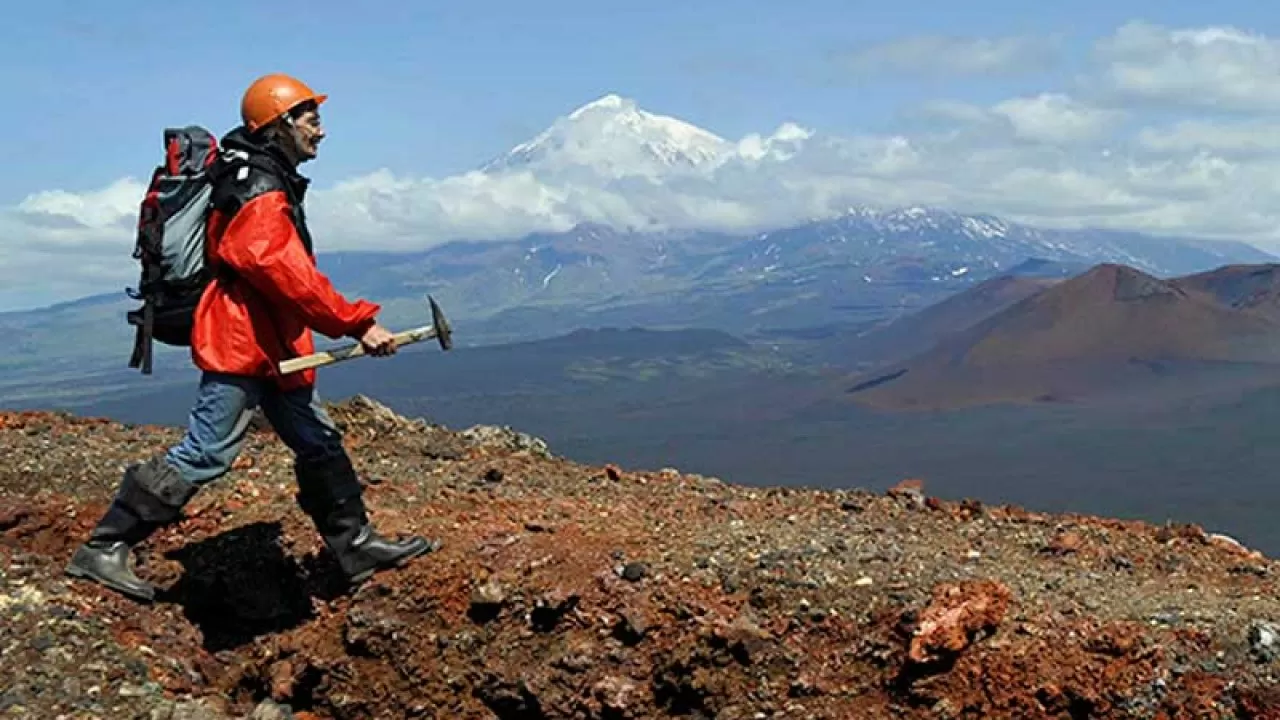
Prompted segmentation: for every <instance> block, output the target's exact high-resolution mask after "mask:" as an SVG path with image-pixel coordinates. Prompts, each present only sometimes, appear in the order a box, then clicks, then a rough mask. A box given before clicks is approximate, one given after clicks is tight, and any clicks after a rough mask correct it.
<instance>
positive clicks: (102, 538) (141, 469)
mask: <svg viewBox="0 0 1280 720" xmlns="http://www.w3.org/2000/svg"><path fill="white" fill-rule="evenodd" d="M198 489H199V488H197V487H196V486H195V485H191V484H190V483H188V482H186V481H185V480H183V479H182V478H181V476H179V475H178V471H177V470H175V469H174V468H173V467H171V466H170V465H169V464H168V463H166V462H165V461H164V457H163V456H157V457H154V458H152V459H151V460H148V461H147V462H145V463H140V464H137V465H133V466H132V467H130V468H129V469H128V470H126V471H125V474H124V480H123V482H121V484H120V489H119V490H118V491H117V492H116V496H115V498H114V499H113V500H112V501H111V507H109V508H107V512H106V514H105V515H103V516H102V519H101V520H99V521H98V525H97V527H95V528H94V529H93V532H92V533H90V534H89V539H88V541H87V542H85V544H84V545H81V546H80V547H79V548H78V549H77V550H76V552H75V554H74V555H72V556H71V562H70V563H68V564H67V568H66V572H67V574H68V575H70V576H72V577H78V578H84V579H86V580H93V581H95V582H98V583H100V584H102V585H104V586H106V587H109V588H111V589H113V590H116V591H118V592H120V593H123V594H125V595H127V596H129V597H132V598H134V599H136V600H142V601H146V602H150V601H151V600H153V599H154V598H155V588H154V587H152V586H151V584H150V583H148V582H146V581H144V580H141V579H139V578H138V577H137V576H136V575H134V574H133V570H132V569H131V568H130V567H129V551H130V550H131V549H132V548H133V547H134V546H135V545H137V544H138V543H141V542H142V541H143V540H146V539H147V538H148V537H150V536H151V534H152V533H154V532H155V531H156V530H157V529H159V528H161V527H163V526H164V525H166V524H168V523H170V522H172V521H173V520H175V519H177V517H178V515H179V514H180V513H181V512H182V508H183V506H184V505H186V504H187V502H188V501H189V500H190V499H191V498H192V496H194V495H195V493H196V491H197V490H198Z"/></svg>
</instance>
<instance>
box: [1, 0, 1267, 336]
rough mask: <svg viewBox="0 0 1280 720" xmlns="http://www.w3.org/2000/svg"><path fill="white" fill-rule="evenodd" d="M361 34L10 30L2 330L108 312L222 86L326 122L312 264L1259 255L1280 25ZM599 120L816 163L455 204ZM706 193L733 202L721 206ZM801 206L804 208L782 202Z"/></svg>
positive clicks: (324, 7)
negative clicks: (956, 252)
mask: <svg viewBox="0 0 1280 720" xmlns="http://www.w3.org/2000/svg"><path fill="white" fill-rule="evenodd" d="M197 7H199V9H197ZM364 7H365V8H367V10H366V11H364V12H361V13H356V12H354V11H353V10H352V4H351V3H349V2H343V3H339V2H335V1H332V0H310V1H308V2H294V1H292V0H273V2H269V3H264V2H261V1H255V2H244V1H231V2H221V3H217V4H216V5H209V6H194V5H192V6H189V7H188V8H186V9H183V8H182V7H181V6H179V5H177V4H174V3H161V2H151V1H146V0H133V1H131V2H128V3H118V4H116V3H87V2H76V3H73V2H70V0H45V1H43V2H38V3H18V4H15V5H14V6H13V7H12V8H8V9H7V10H8V12H7V14H6V22H5V23H4V24H3V25H0V87H3V88H4V89H5V92H6V103H5V106H6V109H7V110H8V112H5V113H0V138H2V139H0V164H2V166H3V167H4V168H5V169H6V170H7V172H4V173H0V255H3V256H4V257H5V258H6V262H5V263H4V264H0V311H3V310H8V309H14V308H18V307H28V306H32V305H38V304H41V303H44V302H49V301H53V300H55V299H66V298H70V297H75V296H78V295H79V294H88V293H92V292H103V291H107V292H110V291H113V290H115V289H117V288H119V287H121V286H122V285H123V284H124V282H126V281H130V282H131V280H129V279H130V278H132V276H133V274H134V272H135V270H134V268H133V267H132V265H131V263H130V261H129V259H128V250H129V248H130V247H131V243H132V239H131V237H130V233H129V231H128V225H129V224H130V223H131V221H132V217H131V215H132V213H133V212H134V208H136V202H137V200H138V199H139V198H140V195H139V193H140V188H139V187H137V186H136V181H138V180H140V179H142V178H145V176H146V175H147V173H148V172H149V170H150V168H151V167H152V166H153V164H154V163H156V162H157V161H158V159H159V157H160V151H161V148H160V142H161V132H162V129H163V128H164V127H165V126H167V125H176V124H186V123H198V124H203V125H205V126H207V127H209V128H211V129H214V130H216V131H218V132H220V133H221V132H225V131H226V130H228V129H230V128H231V127H232V126H234V125H235V124H236V123H237V122H238V118H237V109H238V102H239V97H240V94H241V92H242V91H243V89H244V87H245V86H246V84H247V83H248V82H250V81H251V80H252V79H253V78H255V77H256V76H258V75H260V74H262V73H266V72H272V71H284V72H290V73H294V74H296V75H298V76H299V77H301V78H303V79H304V80H306V81H307V82H309V83H311V84H312V85H314V86H315V87H316V88H317V89H320V90H322V91H325V92H328V93H329V94H330V96H331V102H330V103H329V104H327V105H326V106H325V120H326V124H327V125H328V130H329V133H330V139H329V141H328V142H327V143H326V144H325V146H324V148H323V154H322V156H321V158H320V160H319V161H318V162H316V163H314V164H311V165H308V166H307V168H306V173H307V174H308V175H310V176H312V177H313V178H314V179H315V180H316V188H317V190H318V192H317V193H316V196H315V203H316V205H317V206H318V208H317V210H316V212H313V214H312V216H313V218H315V220H316V224H317V225H318V227H317V230H318V235H319V237H320V238H321V240H320V243H321V246H322V247H328V248H336V247H383V246H391V245H394V246H396V247H405V246H407V245H412V244H413V243H418V246H425V245H429V244H431V243H435V242H442V241H445V240H448V239H451V238H460V237H472V238H490V239H492V238H493V237H495V236H497V235H504V236H505V235H511V234H518V233H520V232H525V231H532V230H539V229H541V230H554V229H558V228H563V227H565V226H567V225H571V224H572V223H573V222H577V221H582V220H591V221H599V222H615V221H616V222H630V221H634V220H636V219H637V218H638V217H640V216H641V215H642V214H644V213H648V215H649V216H652V217H649V218H648V219H651V220H657V221H661V222H665V223H679V222H685V221H688V222H690V223H693V222H694V221H698V222H701V221H702V220H706V222H705V223H704V224H707V225H716V226H717V227H732V228H748V227H753V226H760V225H768V224H774V225H776V224H778V223H786V222H789V221H791V220H793V219H795V218H802V217H812V216H814V215H816V214H822V213H824V212H828V211H834V210H837V209H839V208H840V207H844V206H846V205H845V204H847V203H855V202H870V201H883V202H912V203H913V202H921V203H926V202H927V203H937V204H943V205H948V206H951V207H954V208H957V209H962V210H972V211H983V212H994V213H997V214H1002V215H1004V216H1006V217H1009V218H1012V219H1016V220H1022V221H1027V222H1037V223H1045V224H1066V225H1070V224H1077V225H1079V224H1085V225H1091V226H1093V225H1096V226H1109V227H1122V228H1130V229H1149V230H1158V231H1160V232H1171V233H1181V234H1199V235H1205V236H1223V237H1234V238H1239V239H1246V240H1248V241H1250V242H1255V243H1257V244H1260V245H1264V246H1275V245H1276V238H1277V237H1280V186H1277V182H1280V181H1276V180H1272V179H1271V178H1277V177H1280V139H1272V138H1277V137H1278V136H1280V132H1278V131H1280V125H1275V124H1274V123H1275V121H1273V120H1272V118H1273V117H1275V116H1276V114H1277V113H1278V112H1280V42H1277V40H1276V38H1277V37H1280V27H1278V25H1280V10H1277V9H1275V8H1271V7H1269V4H1267V3H1261V2H1257V1H1256V0H1252V1H1249V2H1246V1H1243V0H1235V1H1224V2H1219V3H1216V4H1210V3H1191V2H1177V3H1170V2H1155V1H1154V0H1141V1H1138V2H1127V3H1116V2H1106V3H1103V2H1077V3H1053V4H1049V3H1028V2H1025V1H1023V2H1013V1H1010V0H987V1H978V2H963V3H962V2H955V1H954V0H951V1H949V2H940V1H927V2H914V3H885V2H875V3H870V2H856V1H854V0H796V1H795V2H793V3H780V2H776V1H775V2H764V1H755V0H736V1H734V2H728V1H727V0H723V1H717V2H712V1H702V2H665V3H664V2H646V3H634V4H623V3H606V2H599V1H598V0H596V1H587V0H566V1H561V2H554V1H550V0H543V1H540V2H536V3H531V2H524V1H520V2H517V1H515V0H503V1H498V0H472V1H470V2H467V3H444V2H431V1H420V2H369V3H368V4H366V5H364ZM1135 23H1136V24H1135ZM984 48H985V50H984ZM992 48H996V49H997V50H999V52H995V54H994V55H993V54H992V52H994V51H992ZM1107 48H1109V50H1107ZM1104 50H1105V52H1104ZM988 51H990V52H988ZM993 58H994V59H993ZM963 68H967V71H966V72H956V70H957V69H963ZM610 92H616V93H619V94H621V95H623V96H625V97H627V98H632V99H634V100H636V101H637V102H638V103H639V105H640V106H641V107H642V108H643V109H644V110H646V111H649V112H652V113H658V114H661V115H668V116H673V117H674V118H678V119H679V120H682V121H685V122H688V123H692V124H694V125H697V126H701V127H703V128H707V129H709V130H711V131H714V132H715V133H717V134H719V135H720V136H722V137H723V138H726V139H727V140H729V141H730V142H731V143H736V142H738V141H739V140H741V139H743V138H744V137H754V135H753V134H755V135H758V136H759V137H758V138H756V139H755V140H753V142H755V141H758V140H761V139H763V141H764V143H765V145H769V143H770V142H774V141H776V142H774V145H769V146H770V147H775V146H776V147H777V148H782V147H783V146H786V142H784V140H783V138H781V137H780V136H775V135H773V134H774V133H775V132H776V131H777V129H778V128H779V126H780V125H781V124H782V123H785V122H793V123H796V124H798V125H799V126H800V127H802V128H803V129H804V137H806V138H809V137H810V136H812V139H810V140H809V141H807V144H806V145H805V147H804V150H803V151H800V150H798V149H797V148H799V145H797V146H796V147H795V148H791V149H790V150H787V152H786V153H782V154H780V155H778V157H782V156H783V155H785V156H786V158H787V162H786V163H783V162H781V161H779V162H778V163H763V164H761V163H760V162H758V159H752V158H751V157H747V156H745V155H743V154H742V148H741V147H738V146H733V147H730V148H729V150H726V154H725V157H732V158H733V159H734V162H733V163H728V164H726V165H725V166H724V167H725V168H728V170H726V169H723V168H722V169H721V170H719V171H718V173H719V174H718V175H716V176H715V177H716V178H719V179H718V180H714V182H719V183H720V184H719V185H714V183H713V181H712V180H710V179H708V178H710V177H711V176H710V175H708V176H707V178H704V180H706V182H707V183H709V184H705V186H700V187H701V189H700V190H698V191H697V192H698V193H702V194H703V195H706V196H707V199H708V200H709V202H708V203H707V205H706V208H707V210H706V212H705V213H704V214H703V215H699V212H700V211H698V210H697V209H696V208H695V209H694V210H690V209H689V203H688V202H686V201H685V200H687V198H685V199H683V200H682V199H680V198H675V196H674V195H672V196H671V197H645V198H643V202H639V201H637V199H636V198H632V197H621V196H618V195H617V191H616V190H615V189H611V188H612V186H610V185H609V183H608V178H606V179H605V180H604V181H602V182H601V183H600V184H599V185H594V186H590V187H588V186H586V185H582V184H581V182H582V181H581V177H580V175H579V176H574V177H573V178H568V176H563V175H557V174H556V172H558V171H557V170H556V168H560V169H563V165H564V162H563V161H564V158H560V159H559V160H556V159H554V158H553V160H555V162H549V163H548V164H546V165H545V166H542V167H536V168H531V172H532V173H533V175H532V176H520V175H513V176H504V177H499V178H482V179H476V178H469V179H468V178H466V177H462V176H459V173H463V172H465V171H467V170H469V169H473V168H475V167H477V166H479V165H480V164H481V163H483V162H485V161H487V160H489V159H491V158H493V157H495V156H498V155H501V154H502V153H503V152H505V151H506V150H507V149H508V148H510V147H511V146H513V145H515V144H517V143H520V142H522V141H525V140H528V139H529V138H531V137H532V136H534V135H535V134H537V133H538V132H539V131H541V130H543V129H544V128H546V127H548V125H550V124H551V123H552V122H553V121H555V120H556V118H558V117H560V116H563V115H564V114H566V113H568V112H569V111H571V110H572V109H574V108H575V107H577V106H580V105H582V104H583V103H586V102H588V101H590V100H592V99H594V98H597V97H599V96H601V95H604V94H606V93H610ZM589 130H590V129H589V128H586V129H584V128H579V129H578V130H576V131H575V132H578V133H579V134H581V133H588V132H589ZM584 137H585V136H584ZM588 140H590V138H588ZM787 147H790V146H787ZM593 152H595V156H594V157H596V158H597V159H599V158H607V157H610V156H613V155H616V154H618V153H623V149H620V148H618V147H605V146H601V147H598V148H594V150H593ZM779 152H780V153H781V150H779ZM588 164H590V163H588ZM597 169H598V168H597ZM730 170H731V171H732V172H733V173H742V176H741V177H738V176H737V175H733V176H732V177H733V179H734V182H733V183H732V184H725V183H724V182H721V181H723V180H724V179H725V178H727V177H730V174H729V173H730ZM129 178H132V181H130V180H129ZM131 183H133V184H131ZM784 186H785V188H788V190H787V191H786V193H780V192H778V188H779V187H784ZM682 187H684V188H686V189H685V190H684V191H682V192H686V193H687V192H689V191H688V189H687V188H688V187H689V186H688V185H687V183H686V184H685V185H683V186H682ZM798 187H799V188H808V190H807V191H806V192H808V194H806V195H803V196H801V195H796V194H787V193H790V192H791V189H794V188H798ZM40 193H46V194H44V195H40ZM47 193H52V194H47ZM610 193H612V194H610ZM716 193H720V194H719V195H716ZM733 193H738V194H736V195H734V194H733ZM713 195H715V197H712V196H713ZM783 195H785V197H783ZM583 198H587V199H586V200H583ZM761 198H766V199H768V200H769V203H761V202H760V199H761ZM775 198H781V199H779V200H778V201H777V203H773V199H775ZM726 207H727V208H729V209H728V210H726V209H725V208H726ZM548 208H550V209H548ZM495 215H502V216H503V218H500V220H501V221H500V222H497V221H495V220H494V217H495ZM687 216H689V217H687ZM690 217H692V219H690ZM50 228H62V229H60V230H57V231H54V230H50ZM67 228H73V229H67ZM387 238H391V239H387ZM43 268H49V272H48V274H47V275H45V274H44V273H43V270H42V269H43Z"/></svg>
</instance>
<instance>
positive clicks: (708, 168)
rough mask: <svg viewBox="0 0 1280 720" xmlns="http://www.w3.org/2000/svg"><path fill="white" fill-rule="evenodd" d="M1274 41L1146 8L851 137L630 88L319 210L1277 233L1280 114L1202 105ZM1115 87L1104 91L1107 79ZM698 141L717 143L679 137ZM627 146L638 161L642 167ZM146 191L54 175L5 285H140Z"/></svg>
mask: <svg viewBox="0 0 1280 720" xmlns="http://www.w3.org/2000/svg"><path fill="white" fill-rule="evenodd" d="M917 42H918V41H917ZM994 43H995V41H992V42H991V43H987V44H985V45H984V44H982V43H979V44H977V47H980V48H981V47H986V48H988V49H990V48H992V47H996V44H994ZM1011 52H1012V51H1009V50H1005V51H1001V52H995V51H994V50H989V52H987V56H988V57H989V58H991V57H1008V56H1009V55H1010V53H1011ZM1274 53H1275V42H1274V41H1273V40H1271V39H1269V38H1266V37H1263V36H1260V35H1256V34H1250V33H1245V32H1242V31H1236V30H1230V29H1219V28H1208V29H1198V30H1197V29H1189V30H1181V29H1165V28H1158V27H1155V26H1151V25H1143V24H1129V25H1126V26H1124V27H1123V28H1121V29H1120V30H1119V31H1117V32H1116V33H1115V34H1114V35H1113V36H1111V37H1108V38H1106V39H1104V40H1102V41H1101V42H1100V43H1099V58H1101V59H1102V60H1103V62H1102V64H1100V65H1098V66H1097V67H1096V68H1095V70H1096V72H1097V75H1095V76H1092V77H1091V78H1086V80H1088V82H1085V83H1083V84H1082V85H1080V86H1076V87H1074V88H1073V90H1072V92H1070V93H1069V92H1067V91H1066V90H1065V89H1062V88H1053V87H1046V88H1043V89H1042V90H1040V91H1038V92H1032V93H1028V94H1024V95H1020V96H1015V97H1009V98H1006V99H1003V100H1000V101H996V102H990V103H975V102H972V101H969V100H967V99H965V98H964V97H963V96H962V95H961V96H959V97H958V98H955V99H945V100H937V101H934V102H931V103H928V104H927V105H926V106H925V107H924V108H923V109H924V110H925V111H926V114H927V118H928V119H929V120H930V122H928V123H926V124H925V125H924V126H922V127H915V128H913V129H912V130H911V131H909V132H908V131H907V130H906V129H905V128H904V129H901V130H900V131H899V132H897V133H892V134H853V135H849V136H845V137H832V136H829V135H826V134H823V133H819V132H815V131H814V130H812V129H810V128H807V127H805V126H804V125H803V124H802V123H799V122H794V121H793V122H784V123H782V124H780V125H779V126H778V127H777V128H775V129H774V130H773V131H765V132H757V133H749V134H746V135H745V136H743V137H741V138H737V139H733V138H729V139H725V140H723V141H720V140H718V139H712V138H713V137H714V136H707V135H699V134H698V133H696V132H694V131H693V130H691V129H690V128H689V127H688V126H685V125H683V124H681V123H679V122H678V121H676V120H674V119H672V118H663V117H661V116H654V115H651V114H646V113H643V111H640V110H639V109H638V108H635V107H634V106H632V105H631V104H630V103H627V102H625V101H622V100H621V99H615V100H613V101H611V102H610V103H609V104H610V105H611V108H606V107H603V106H600V107H597V109H596V111H593V113H590V115H592V117H593V119H592V122H596V123H598V124H599V127H603V128H609V131H608V132H603V131H602V132H599V133H594V132H589V131H585V130H584V129H583V128H582V127H580V126H577V125H573V124H572V123H558V124H556V125H555V126H554V128H555V132H550V133H548V134H545V137H543V138H542V142H540V143H533V144H527V145H526V147H525V148H524V150H525V151H526V154H525V155H524V156H522V157H521V158H519V159H518V161H517V162H510V163H497V164H496V165H494V167H495V168H497V169H495V170H494V171H492V172H479V171H476V172H470V173H464V174H460V175H457V176H453V177H446V178H427V177H415V176H404V175H396V174H393V173H391V172H388V171H379V172H374V173H370V174H368V175H365V176H362V177H356V178H351V179H349V180H347V181H345V182H342V183H339V184H337V185H334V186H331V187H328V188H316V189H314V190H313V191H312V193H311V195H310V198H311V199H310V201H309V211H310V218H311V221H312V224H313V229H314V232H315V235H316V238H317V243H318V244H319V247H320V248H321V250H322V251H323V250H338V249H410V248H425V247H429V246H432V245H435V244H439V243H442V242H447V241H450V240H494V239H504V238H514V237H519V236H521V235H524V234H526V233H529V232H534V231H556V230H565V229H568V228H570V227H572V226H574V225H575V224H578V223H581V222H595V223H602V224H611V225H615V226H624V227H635V228H662V227H670V228H707V229H720V230H730V231H742V232H751V231H753V230H756V229H760V228H764V227H777V226H780V225H786V224H791V223H800V222H806V221H808V220H811V219H815V218H820V217H823V216H828V215H832V214H837V213H840V212H843V211H844V210H845V209H846V208H848V207H849V206H851V205H860V204H871V205H925V204H927V205H934V206H943V207H951V208H954V209H957V210H961V211H971V212H985V213H993V214H996V215H1001V216H1004V217H1006V218H1008V219H1010V220H1014V221H1021V222H1028V223H1032V224H1038V225H1042V226H1050V227H1082V226H1084V227H1088V226H1093V227H1107V228H1116V229H1129V230H1142V231H1153V232H1159V233H1167V234H1178V235H1190V236H1203V237H1221V238H1235V239H1242V240H1246V241H1251V242H1254V243H1256V244H1258V245H1260V246H1262V247H1264V248H1268V249H1272V250H1275V249H1277V248H1278V247H1280V241H1278V238H1280V235H1278V234H1277V233H1278V231H1280V152H1277V150H1280V132H1277V131H1280V124H1278V123H1275V122H1273V121H1271V120H1269V119H1264V118H1239V117H1236V118H1231V119H1223V118H1222V117H1220V116H1219V114H1212V115H1206V114H1201V113H1200V112H1199V111H1196V110H1194V109H1187V108H1193V106H1194V105H1195V104H1196V103H1198V102H1202V101H1201V100H1198V99H1197V97H1199V96H1203V97H1211V98H1217V100H1216V101H1215V102H1217V103H1218V104H1217V105H1216V107H1225V106H1227V105H1231V106H1232V107H1233V108H1234V109H1236V110H1240V109H1245V108H1248V107H1252V108H1254V109H1256V108H1260V107H1262V106H1263V104H1254V105H1252V106H1250V105H1249V102H1247V101H1248V100H1249V99H1250V98H1252V99H1255V100H1259V101H1267V100H1266V98H1268V97H1274V98H1277V99H1280V89H1277V88H1280V72H1276V69H1275V67H1273V65H1274V64H1275V62H1276V60H1274V59H1273V58H1274V57H1275V55H1274ZM984 63H985V64H984ZM998 65H999V63H997V62H996V61H995V60H991V59H988V60H986V61H983V62H981V63H979V62H977V61H973V62H971V63H970V65H969V67H980V66H981V67H988V68H994V67H997V66H998ZM1099 84H1100V85H1101V86H1102V87H1103V88H1104V89H1105V90H1106V93H1104V94H1101V95H1090V94H1088V90H1087V88H1088V87H1091V86H1094V85H1099ZM1247 89H1251V91H1246V90H1247ZM959 91H960V89H953V92H959ZM1197 93H1199V94H1200V95H1199V96H1198V95H1197ZM1120 99H1126V102H1125V103H1120V102H1119V100H1120ZM1156 100H1159V101H1160V102H1161V103H1164V106H1162V107H1159V108H1156V107H1155V106H1153V105H1152V103H1153V101H1156ZM1268 102H1269V101H1268ZM1264 104H1265V103H1264ZM1179 106H1181V108H1182V109H1181V110H1179ZM611 111H616V112H625V113H630V114H628V115H627V116H626V117H621V118H612V117H610V116H608V112H611ZM585 115H587V114H584V116H585ZM632 131H635V133H637V134H628V133H631V132H632ZM688 138H701V140H699V141H698V142H697V143H696V147H695V146H691V147H692V151H691V152H681V150H682V147H681V143H682V142H684V141H685V140H687V139H688ZM618 143H622V144H621V145H618ZM566 149H567V150H566ZM685 149H689V148H685ZM620 159H629V160H630V161H634V162H635V163H636V165H637V168H636V170H635V171H634V172H625V170H626V167H625V163H622V164H620ZM321 161H322V162H323V158H322V160H321ZM668 166H669V167H670V172H666V171H664V170H663V168H664V167H668ZM142 189H143V188H142V185H141V183H140V182H139V181H137V180H134V179H129V178H126V179H123V180H120V181H118V182H116V183H113V184H111V185H109V186H108V187H105V188H102V189H101V190H97V191H92V192H83V193H73V192H64V191H49V192H41V193H36V194H33V195H32V196H30V197H28V198H27V199H25V200H23V201H22V202H20V203H18V204H17V205H15V206H13V207H10V208H8V209H3V210H0V252H2V253H3V256H4V263H3V264H0V285H3V286H4V287H5V289H6V291H7V292H8V293H10V295H7V296H6V297H11V296H12V293H14V292H16V290H15V288H16V289H21V288H24V287H25V288H30V289H31V291H32V292H33V293H34V292H36V290H37V288H48V287H53V288H57V292H60V293H64V296H71V295H75V294H85V293H89V292H103V291H114V290H118V289H120V288H123V287H124V286H125V285H127V284H133V283H134V282H136V273H137V269H136V266H135V264H134V261H133V260H132V258H131V257H130V253H131V251H132V249H133V241H134V238H133V223H134V221H135V218H136V212H137V207H138V202H139V201H140V200H141V197H142Z"/></svg>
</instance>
